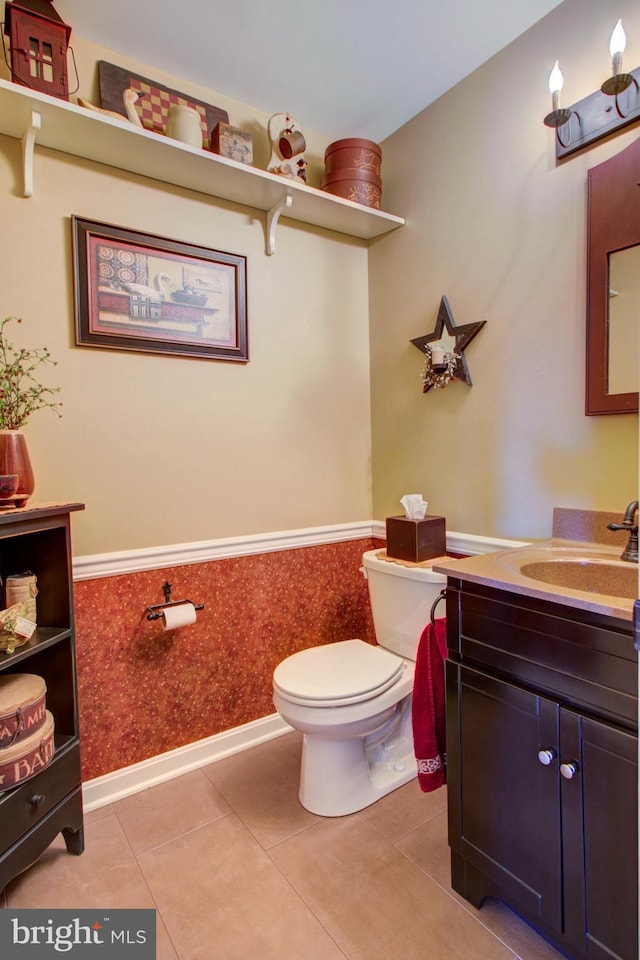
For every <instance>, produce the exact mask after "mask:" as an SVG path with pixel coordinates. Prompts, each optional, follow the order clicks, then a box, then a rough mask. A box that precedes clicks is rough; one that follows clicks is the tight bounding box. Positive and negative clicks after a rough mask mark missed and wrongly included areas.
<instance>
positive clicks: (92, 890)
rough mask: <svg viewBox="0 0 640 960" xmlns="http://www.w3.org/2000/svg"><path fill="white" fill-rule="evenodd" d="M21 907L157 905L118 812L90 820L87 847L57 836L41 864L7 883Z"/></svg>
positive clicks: (9, 898) (10, 902)
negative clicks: (73, 847)
mask: <svg viewBox="0 0 640 960" xmlns="http://www.w3.org/2000/svg"><path fill="white" fill-rule="evenodd" d="M7 904H8V906H9V907H11V908H15V907H51V908H55V907H78V908H88V907H103V908H104V907H114V908H116V907H154V906H155V904H154V903H153V899H152V897H151V894H150V893H149V889H148V887H147V885H146V883H145V881H144V877H143V876H142V873H141V871H140V868H139V867H138V864H137V862H136V859H135V857H134V855H133V853H132V851H131V847H130V846H129V843H128V841H127V838H126V837H125V835H124V833H123V831H122V827H121V826H120V824H119V823H118V820H117V818H116V817H115V816H114V815H113V814H112V815H111V816H109V817H103V818H101V819H100V820H96V821H93V822H91V823H87V824H86V825H85V850H84V853H82V854H81V855H80V856H79V857H76V856H73V855H72V854H69V853H67V849H66V847H65V844H64V840H63V839H62V836H61V835H59V836H58V837H56V839H55V840H54V842H53V843H52V844H51V846H50V847H49V848H48V849H47V850H45V852H44V853H43V854H42V856H41V857H40V859H39V860H38V862H37V863H35V864H34V866H33V867H31V868H30V869H29V870H27V871H26V872H25V873H23V874H21V875H20V876H19V877H16V879H15V880H12V882H11V883H10V884H9V885H8V887H7Z"/></svg>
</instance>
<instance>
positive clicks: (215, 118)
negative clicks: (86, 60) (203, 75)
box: [98, 60, 229, 150]
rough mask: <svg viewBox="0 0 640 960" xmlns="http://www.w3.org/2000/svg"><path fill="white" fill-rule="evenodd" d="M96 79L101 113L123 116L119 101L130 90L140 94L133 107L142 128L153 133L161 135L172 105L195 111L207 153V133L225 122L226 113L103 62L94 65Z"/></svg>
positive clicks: (123, 110) (121, 103) (208, 146)
mask: <svg viewBox="0 0 640 960" xmlns="http://www.w3.org/2000/svg"><path fill="white" fill-rule="evenodd" d="M98 78H99V81H100V104H101V106H102V107H104V109H105V110H115V111H116V112H117V113H121V114H122V115H123V116H126V113H125V109H124V102H123V99H122V95H123V93H124V91H125V90H127V89H128V88H129V87H131V89H132V90H135V91H136V92H137V93H140V94H143V96H141V98H140V99H139V100H138V102H137V103H136V111H137V112H138V116H139V117H140V120H141V121H142V126H143V127H145V128H146V129H147V130H153V131H154V132H155V133H164V132H165V128H166V125H167V114H168V113H169V107H171V106H173V105H174V104H182V105H184V106H187V107H191V108H192V109H193V110H197V112H198V114H199V115H200V125H201V127H202V141H203V144H204V146H205V147H206V149H207V150H209V149H211V133H212V131H213V130H214V129H215V127H216V126H217V125H218V123H220V122H222V123H228V122H229V114H228V113H227V111H226V110H221V109H220V108H219V107H214V106H212V105H211V104H209V103H204V101H202V100H196V99H194V98H193V97H190V96H188V95H187V94H184V93H181V92H180V91H179V90H171V89H170V88H169V87H164V86H163V85H162V84H160V83H156V82H155V81H154V80H149V79H148V78H147V77H141V76H139V75H138V74H136V73H131V72H130V71H129V70H124V69H123V68H122V67H117V66H116V65H115V64H113V63H107V61H106V60H101V61H100V62H99V63H98Z"/></svg>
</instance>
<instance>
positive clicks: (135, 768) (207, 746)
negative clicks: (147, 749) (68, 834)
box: [82, 713, 292, 813]
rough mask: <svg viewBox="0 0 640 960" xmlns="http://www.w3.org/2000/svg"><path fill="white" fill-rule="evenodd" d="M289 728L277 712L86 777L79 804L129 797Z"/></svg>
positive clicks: (87, 809)
mask: <svg viewBox="0 0 640 960" xmlns="http://www.w3.org/2000/svg"><path fill="white" fill-rule="evenodd" d="M291 730H292V727H290V726H289V724H288V723H285V721H284V720H283V719H282V717H281V716H280V715H279V714H277V713H272V714H270V715H269V716H268V717H261V718H260V719H259V720H253V721H252V722H251V723H245V724H243V725H242V726H240V727H233V729H231V730H225V731H223V732H222V733H216V734H214V735H213V736H212V737H205V738H204V739H203V740H196V742H195V743H188V744H186V745H185V746H184V747H178V748H177V749H176V750H169V751H168V752H167V753H161V754H159V755H158V756H157V757H150V758H149V759H148V760H142V761H140V763H132V764H131V765H130V766H128V767H123V768H122V769H121V770H115V771H114V772H113V773H106V774H105V775H104V776H102V777H95V779H93V780H87V782H86V783H84V784H83V785H82V798H83V805H84V809H85V812H86V813H89V812H90V811H91V810H97V809H98V808H99V807H104V806H106V805H107V804H109V803H115V801H116V800H122V799H123V798H124V797H130V796H131V795H132V794H134V793H139V792H140V791H141V790H146V789H147V787H153V786H155V785H156V784H158V783H164V782H165V781H167V780H172V779H173V778H174V777H179V776H181V775H182V774H183V773H188V772H189V771H190V770H197V769H198V768H199V767H204V766H206V765H207V764H208V763H213V761H214V760H221V759H222V758H223V757H230V756H231V755H232V754H234V753H240V751H242V750H248V749H249V747H255V746H257V745H258V744H259V743H265V741H267V740H273V739H274V738H275V737H281V736H282V735H283V734H284V733H290V732H291Z"/></svg>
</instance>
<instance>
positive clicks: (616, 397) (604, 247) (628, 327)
mask: <svg viewBox="0 0 640 960" xmlns="http://www.w3.org/2000/svg"><path fill="white" fill-rule="evenodd" d="M639 181H640V140H636V141H634V143H632V144H631V145H630V146H629V147H627V148H626V149H625V150H622V151H621V152H620V153H618V154H617V155H616V156H615V157H611V159H610V160H605V162H604V163H601V164H599V165H598V166H596V167H592V168H591V170H589V173H588V241H587V389H586V411H585V412H586V413H587V414H588V415H595V414H603V413H636V412H637V411H638V376H639V369H638V354H639V350H640V345H639V329H640V185H639Z"/></svg>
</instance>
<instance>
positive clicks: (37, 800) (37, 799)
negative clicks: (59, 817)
mask: <svg viewBox="0 0 640 960" xmlns="http://www.w3.org/2000/svg"><path fill="white" fill-rule="evenodd" d="M29 803H30V804H31V806H32V807H39V806H41V804H43V803H44V794H43V793H34V795H33V796H32V797H31V799H30V800H29Z"/></svg>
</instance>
